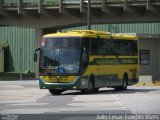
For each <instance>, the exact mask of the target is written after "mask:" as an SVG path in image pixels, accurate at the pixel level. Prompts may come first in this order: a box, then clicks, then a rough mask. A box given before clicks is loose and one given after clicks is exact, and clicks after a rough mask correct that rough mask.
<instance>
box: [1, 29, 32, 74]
mask: <svg viewBox="0 0 160 120" xmlns="http://www.w3.org/2000/svg"><path fill="white" fill-rule="evenodd" d="M34 35H35V30H34V29H31V28H24V27H14V26H13V27H10V26H5V27H3V26H1V27H0V43H2V44H8V47H7V52H6V53H5V58H7V60H6V61H5V62H6V63H5V70H6V72H19V71H20V64H19V63H20V48H22V71H23V72H25V71H27V70H29V71H30V72H34V62H33V50H34Z"/></svg>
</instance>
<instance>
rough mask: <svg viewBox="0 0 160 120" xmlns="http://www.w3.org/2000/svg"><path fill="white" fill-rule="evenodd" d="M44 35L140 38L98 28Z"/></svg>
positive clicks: (46, 36)
mask: <svg viewBox="0 0 160 120" xmlns="http://www.w3.org/2000/svg"><path fill="white" fill-rule="evenodd" d="M43 37H45V38H48V37H89V38H97V37H99V38H113V39H126V40H127V39H129V40H138V38H137V36H133V35H128V34H120V33H116V34H111V33H110V32H104V31H96V30H71V31H67V32H57V33H51V34H47V35H44V36H43Z"/></svg>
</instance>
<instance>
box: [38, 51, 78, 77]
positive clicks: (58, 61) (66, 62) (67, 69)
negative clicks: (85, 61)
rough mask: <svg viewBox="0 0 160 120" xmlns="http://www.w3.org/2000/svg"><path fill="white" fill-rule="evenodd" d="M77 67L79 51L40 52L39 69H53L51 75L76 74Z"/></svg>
mask: <svg viewBox="0 0 160 120" xmlns="http://www.w3.org/2000/svg"><path fill="white" fill-rule="evenodd" d="M79 65H80V51H79V49H53V48H43V50H42V52H41V67H42V68H44V69H45V68H47V69H53V73H60V74H65V73H66V74H67V73H78V71H79Z"/></svg>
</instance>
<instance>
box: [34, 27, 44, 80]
mask: <svg viewBox="0 0 160 120" xmlns="http://www.w3.org/2000/svg"><path fill="white" fill-rule="evenodd" d="M42 35H43V29H41V28H36V29H35V41H34V43H35V49H36V48H39V47H40V46H41V39H42ZM37 55H38V58H39V52H37ZM35 78H36V79H38V78H39V59H38V60H37V62H35Z"/></svg>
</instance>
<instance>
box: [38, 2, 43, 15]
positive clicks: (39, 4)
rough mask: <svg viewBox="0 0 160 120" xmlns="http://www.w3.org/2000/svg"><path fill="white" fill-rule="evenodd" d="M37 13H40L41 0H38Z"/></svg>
mask: <svg viewBox="0 0 160 120" xmlns="http://www.w3.org/2000/svg"><path fill="white" fill-rule="evenodd" d="M38 13H39V14H41V13H42V0H38Z"/></svg>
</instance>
